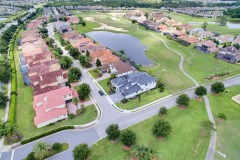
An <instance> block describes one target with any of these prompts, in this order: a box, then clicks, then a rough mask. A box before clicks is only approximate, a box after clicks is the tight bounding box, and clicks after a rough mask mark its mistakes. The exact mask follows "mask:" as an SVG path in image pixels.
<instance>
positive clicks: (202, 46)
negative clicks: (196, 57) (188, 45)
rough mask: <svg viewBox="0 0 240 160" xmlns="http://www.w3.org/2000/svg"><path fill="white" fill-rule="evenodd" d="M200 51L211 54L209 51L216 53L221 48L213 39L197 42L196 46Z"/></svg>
mask: <svg viewBox="0 0 240 160" xmlns="http://www.w3.org/2000/svg"><path fill="white" fill-rule="evenodd" d="M195 48H196V49H197V50H198V51H200V52H203V53H206V54H209V53H215V52H218V51H219V48H218V47H217V44H216V43H214V42H213V41H211V40H207V41H203V42H199V43H197V45H196V47H195Z"/></svg>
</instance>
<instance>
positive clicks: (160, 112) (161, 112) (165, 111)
mask: <svg viewBox="0 0 240 160" xmlns="http://www.w3.org/2000/svg"><path fill="white" fill-rule="evenodd" d="M159 114H160V115H164V114H167V108H166V107H161V108H160V110H159Z"/></svg>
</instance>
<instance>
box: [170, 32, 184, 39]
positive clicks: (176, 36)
mask: <svg viewBox="0 0 240 160" xmlns="http://www.w3.org/2000/svg"><path fill="white" fill-rule="evenodd" d="M172 35H173V38H174V39H178V37H180V36H185V35H186V32H183V31H175V32H173V33H172Z"/></svg>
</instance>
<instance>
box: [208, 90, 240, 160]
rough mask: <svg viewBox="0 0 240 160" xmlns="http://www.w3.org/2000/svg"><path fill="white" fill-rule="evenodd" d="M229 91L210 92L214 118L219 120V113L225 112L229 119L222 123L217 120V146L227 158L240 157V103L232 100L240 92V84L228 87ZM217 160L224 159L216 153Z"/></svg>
mask: <svg viewBox="0 0 240 160" xmlns="http://www.w3.org/2000/svg"><path fill="white" fill-rule="evenodd" d="M228 90H229V93H222V94H220V95H212V94H210V95H209V96H208V97H209V100H210V104H211V109H212V112H213V115H214V118H215V120H216V122H217V115H218V113H224V114H225V115H226V116H227V120H226V121H225V122H223V123H221V124H219V123H218V122H217V148H216V151H220V152H222V153H224V154H226V155H227V159H239V157H240V152H239V150H240V141H239V139H240V134H239V133H240V105H239V104H237V103H235V102H234V101H232V100H231V98H232V97H233V96H235V95H238V94H240V85H238V86H233V87H230V88H228ZM215 159H216V160H224V158H222V157H221V156H220V155H219V154H217V153H215Z"/></svg>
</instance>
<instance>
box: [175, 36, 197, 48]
mask: <svg viewBox="0 0 240 160" xmlns="http://www.w3.org/2000/svg"><path fill="white" fill-rule="evenodd" d="M178 39H179V40H180V42H181V43H182V44H183V45H187V46H188V45H193V44H195V43H198V42H199V40H198V38H197V37H194V36H192V37H187V36H180V37H178Z"/></svg>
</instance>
